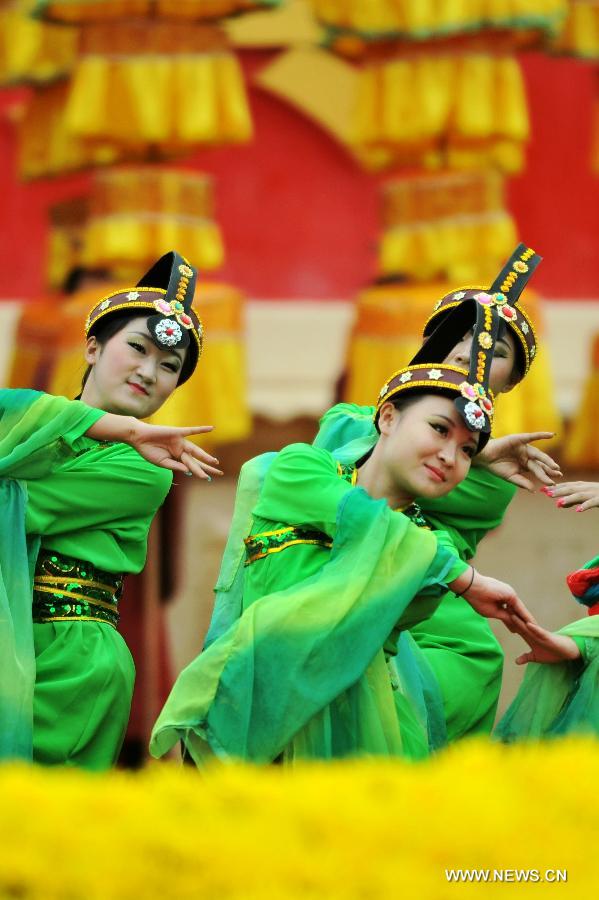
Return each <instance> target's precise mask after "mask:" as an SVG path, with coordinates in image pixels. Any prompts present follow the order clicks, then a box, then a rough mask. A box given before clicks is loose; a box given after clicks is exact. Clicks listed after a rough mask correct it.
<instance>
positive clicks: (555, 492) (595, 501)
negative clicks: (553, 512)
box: [541, 481, 599, 512]
mask: <svg viewBox="0 0 599 900" xmlns="http://www.w3.org/2000/svg"><path fill="white" fill-rule="evenodd" d="M541 490H542V491H543V493H544V494H547V496H548V497H552V498H553V499H554V500H555V501H556V506H559V507H564V508H565V509H568V508H569V507H571V506H576V512H584V511H585V510H586V509H592V508H593V506H599V484H598V483H597V482H596V481H564V482H563V483H562V484H559V485H553V486H552V487H550V488H541Z"/></svg>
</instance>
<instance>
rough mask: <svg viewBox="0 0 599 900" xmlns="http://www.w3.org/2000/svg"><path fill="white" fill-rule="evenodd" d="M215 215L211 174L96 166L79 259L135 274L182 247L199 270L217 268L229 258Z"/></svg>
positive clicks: (119, 272)
mask: <svg viewBox="0 0 599 900" xmlns="http://www.w3.org/2000/svg"><path fill="white" fill-rule="evenodd" d="M213 216H214V200H213V184H212V179H211V178H210V177H209V176H207V175H202V174H199V173H197V172H190V171H186V170H180V169H164V168H158V167H151V166H148V167H128V168H124V169H111V170H107V171H103V172H97V173H96V175H95V176H94V181H93V184H92V190H91V194H90V198H89V216H88V220H87V222H86V226H85V230H84V234H83V242H82V249H81V258H80V265H81V266H83V267H84V268H86V269H105V270H107V271H109V272H111V273H112V274H113V275H115V276H117V277H123V278H133V277H135V273H137V272H140V271H142V270H143V269H144V268H145V267H146V266H149V265H150V264H151V263H152V262H153V261H154V260H155V259H158V258H159V257H160V256H162V254H163V253H166V252H168V250H169V249H170V248H171V247H177V249H178V251H179V252H180V253H182V254H183V256H186V257H187V258H188V259H191V260H193V262H194V265H196V266H197V267H198V269H200V271H203V272H206V271H213V270H214V269H218V268H219V267H220V266H221V265H222V263H223V260H224V248H223V243H222V238H221V234H220V229H219V227H218V225H217V223H216V222H215V221H214V218H213Z"/></svg>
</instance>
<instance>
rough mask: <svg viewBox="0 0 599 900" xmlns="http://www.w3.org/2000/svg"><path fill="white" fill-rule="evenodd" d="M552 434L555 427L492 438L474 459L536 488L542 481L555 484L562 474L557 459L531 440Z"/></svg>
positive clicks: (522, 483) (532, 489) (477, 462)
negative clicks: (550, 429)
mask: <svg viewBox="0 0 599 900" xmlns="http://www.w3.org/2000/svg"><path fill="white" fill-rule="evenodd" d="M552 437H554V433H553V432H552V431H531V432H525V433H523V434H509V435H507V436H506V437H502V438H492V439H491V440H490V441H489V443H488V444H487V446H486V447H485V449H484V450H483V451H481V453H479V454H478V455H477V456H475V458H474V459H475V461H476V465H482V466H485V468H487V469H489V471H491V472H493V473H494V474H495V475H498V476H499V477H500V478H503V479H504V480H505V481H511V483H512V484H515V485H517V486H518V487H521V488H525V489H526V490H527V491H534V490H536V489H537V488H538V487H539V486H540V485H554V484H555V480H556V478H561V477H562V473H561V470H560V467H559V466H558V464H557V463H556V461H555V460H554V459H553V458H552V457H551V456H549V454H548V453H544V452H543V451H542V450H539V448H538V447H533V446H532V445H531V443H530V442H531V441H540V440H547V439H548V438H552Z"/></svg>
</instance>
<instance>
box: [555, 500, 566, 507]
mask: <svg viewBox="0 0 599 900" xmlns="http://www.w3.org/2000/svg"><path fill="white" fill-rule="evenodd" d="M565 502H566V501H565V500H558V501H557V504H556V506H563V505H564V503H565Z"/></svg>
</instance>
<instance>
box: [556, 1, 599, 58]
mask: <svg viewBox="0 0 599 900" xmlns="http://www.w3.org/2000/svg"><path fill="white" fill-rule="evenodd" d="M555 48H556V49H557V50H559V51H561V52H562V53H569V54H571V55H573V56H580V57H582V58H583V59H599V0H569V3H568V16H567V18H566V20H565V23H564V27H563V30H562V31H561V33H560V34H559V36H558V37H557V39H556V41H555Z"/></svg>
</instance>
